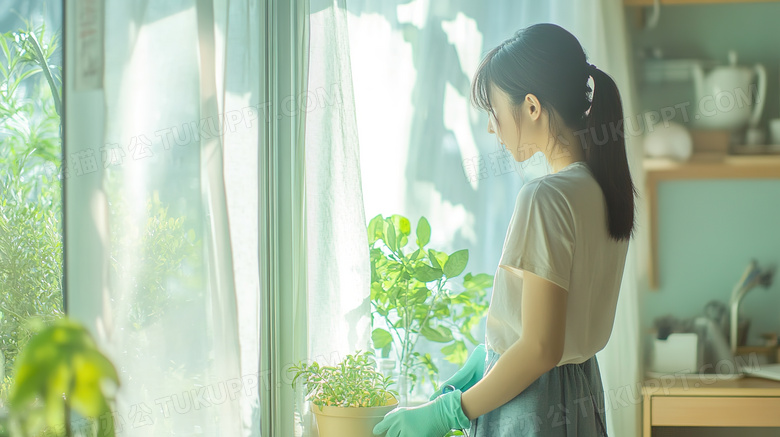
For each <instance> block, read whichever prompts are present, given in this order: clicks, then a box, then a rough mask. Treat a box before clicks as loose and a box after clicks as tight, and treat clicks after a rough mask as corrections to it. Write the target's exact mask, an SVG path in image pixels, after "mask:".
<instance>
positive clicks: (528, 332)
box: [374, 23, 636, 437]
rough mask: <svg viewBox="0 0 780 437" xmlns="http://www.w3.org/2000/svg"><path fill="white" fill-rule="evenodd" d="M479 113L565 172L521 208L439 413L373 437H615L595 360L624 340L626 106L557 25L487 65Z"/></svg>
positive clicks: (390, 426) (535, 30)
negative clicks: (453, 434)
mask: <svg viewBox="0 0 780 437" xmlns="http://www.w3.org/2000/svg"><path fill="white" fill-rule="evenodd" d="M589 78H592V79H593V84H594V88H595V89H593V90H591V88H590V87H589V86H588V79H589ZM472 99H473V101H474V102H475V104H476V105H478V106H479V107H480V108H482V109H484V110H486V111H487V112H488V114H489V115H490V117H489V118H490V121H489V123H488V131H489V132H490V133H493V134H495V135H496V136H497V138H498V140H499V141H500V142H501V143H502V144H503V145H504V146H505V147H506V148H507V149H508V150H509V152H510V153H512V155H513V156H514V158H515V160H516V161H521V162H522V161H525V160H527V159H529V158H530V157H531V156H532V155H533V154H534V153H536V152H542V153H543V154H544V155H545V157H546V158H547V161H548V163H549V164H550V166H551V168H552V172H551V173H550V174H547V175H544V176H542V177H538V178H536V179H533V180H531V181H529V182H528V183H526V184H525V185H524V186H523V187H522V189H521V190H520V193H519V194H518V196H517V199H516V203H515V210H514V213H513V215H512V219H511V221H510V225H509V229H508V230H507V233H506V239H505V240H504V247H503V251H502V254H501V259H500V261H499V268H498V269H497V271H496V275H495V279H494V284H493V294H492V297H491V301H490V307H489V310H488V315H487V324H486V335H485V340H486V341H485V345H484V346H483V345H480V346H478V347H477V348H476V349H475V350H474V352H472V354H471V356H470V357H469V359H468V360H467V362H466V364H465V365H464V366H463V368H462V369H460V370H459V371H458V372H457V373H456V374H455V375H453V376H452V377H451V378H450V379H449V380H447V381H446V382H445V384H444V385H443V388H442V389H440V390H439V391H437V392H436V393H434V395H433V396H432V397H431V401H430V402H427V403H425V404H423V405H420V406H418V407H414V408H396V409H395V410H393V411H391V412H390V413H388V414H387V415H386V416H385V418H384V419H383V420H382V421H381V422H380V423H379V424H378V425H377V426H376V427H375V428H374V434H375V435H382V434H383V433H386V434H385V435H387V436H388V437H412V436H414V437H441V436H443V435H444V434H446V433H447V432H448V431H449V430H450V429H463V430H468V435H469V436H470V437H509V436H512V437H517V436H537V437H542V436H544V437H551V436H561V437H563V436H566V437H575V436H577V437H591V436H606V435H607V430H606V423H605V408H604V392H603V387H602V382H601V375H600V373H599V366H598V363H597V361H596V356H595V354H596V352H598V351H600V350H601V349H603V348H604V346H605V345H606V344H607V340H609V336H610V334H611V332H612V325H613V322H614V317H615V308H616V304H617V298H618V291H619V289H620V283H621V278H622V276H623V268H624V265H625V260H626V254H627V250H628V242H629V240H630V238H631V237H632V234H633V231H634V196H635V195H636V190H635V188H634V185H633V183H632V180H631V174H630V172H629V168H628V162H627V159H626V150H625V142H624V138H623V135H622V130H621V126H622V123H621V121H622V118H623V110H622V105H621V102H620V94H619V93H618V89H617V87H616V85H615V82H614V81H613V80H612V79H611V78H610V77H609V76H608V75H607V74H606V73H604V72H603V71H601V70H599V69H598V68H597V67H596V66H594V65H591V64H589V63H588V62H587V60H586V56H585V53H584V52H583V49H582V46H580V43H579V42H578V41H577V39H576V38H575V37H574V36H573V35H572V34H571V33H569V32H568V31H566V30H565V29H563V28H561V27H559V26H556V25H553V24H546V23H545V24H537V25H533V26H530V27H528V28H525V29H521V30H520V31H518V32H517V33H516V34H515V35H514V37H512V38H510V39H508V40H506V41H504V42H503V43H501V45H499V46H498V47H496V48H494V49H493V50H491V51H490V52H489V53H488V54H487V55H486V56H485V58H484V59H483V61H482V62H481V64H480V66H479V69H478V71H477V73H476V75H475V79H474V82H473V86H472ZM448 389H449V391H448Z"/></svg>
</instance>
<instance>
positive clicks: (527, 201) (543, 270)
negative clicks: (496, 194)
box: [499, 179, 575, 291]
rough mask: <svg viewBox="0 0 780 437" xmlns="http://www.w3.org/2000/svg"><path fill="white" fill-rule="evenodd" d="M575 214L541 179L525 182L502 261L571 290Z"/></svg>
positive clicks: (556, 192) (559, 194)
mask: <svg viewBox="0 0 780 437" xmlns="http://www.w3.org/2000/svg"><path fill="white" fill-rule="evenodd" d="M574 229H575V228H574V217H573V215H572V211H571V207H570V206H569V203H568V202H567V200H566V198H565V197H564V196H563V195H562V194H561V192H560V191H558V190H557V189H556V188H555V187H553V186H551V185H549V184H548V183H547V182H545V181H544V179H540V180H539V181H537V182H534V183H532V184H529V185H525V186H524V187H523V188H522V189H521V190H520V193H519V194H518V196H517V203H516V205H515V211H514V214H513V215H512V219H511V221H510V223H509V229H508V230H507V235H506V241H505V242H504V250H503V253H502V254H501V261H500V262H499V265H504V266H509V267H514V268H516V269H521V270H525V271H528V272H531V273H533V274H535V275H537V276H539V277H542V278H544V279H547V280H548V281H550V282H553V283H555V284H557V285H559V286H560V287H562V288H564V289H565V290H567V291H568V290H569V285H570V280H571V270H572V262H573V258H574V243H575V239H574Z"/></svg>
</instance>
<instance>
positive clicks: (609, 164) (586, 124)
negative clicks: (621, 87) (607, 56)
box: [471, 23, 637, 241]
mask: <svg viewBox="0 0 780 437" xmlns="http://www.w3.org/2000/svg"><path fill="white" fill-rule="evenodd" d="M589 77H592V78H593V85H594V87H595V90H592V89H591V87H590V86H589V85H588V78H589ZM491 85H495V86H496V87H498V88H499V89H501V90H502V91H503V92H504V93H506V94H507V95H508V96H509V98H510V101H511V103H512V106H513V107H514V114H515V119H516V120H517V118H518V117H517V114H518V112H517V111H518V109H519V106H520V105H521V104H522V102H523V100H524V99H525V96H526V94H529V93H531V94H534V95H535V96H536V97H537V98H538V99H539V103H540V105H541V106H542V108H544V109H546V110H547V112H548V113H549V114H550V117H549V119H550V123H554V124H555V125H556V129H555V130H552V127H551V132H555V131H557V126H558V120H559V119H561V120H562V121H563V123H564V124H565V125H566V126H567V127H568V128H569V129H572V130H573V131H574V132H575V133H576V134H577V136H578V137H579V139H580V142H581V146H582V148H583V150H584V154H585V157H586V159H585V160H586V163H587V165H588V167H589V168H590V169H591V171H592V173H593V175H594V176H595V178H596V180H597V181H598V183H599V185H600V186H601V191H602V192H603V193H604V198H605V200H606V205H607V219H608V223H607V226H608V229H609V234H610V236H611V237H612V238H613V239H615V240H618V241H619V240H623V239H630V238H631V237H632V236H633V232H634V227H635V222H634V220H635V213H634V196H635V195H636V194H637V192H636V188H635V187H634V184H633V182H632V180H631V172H630V170H629V167H628V159H627V156H626V146H625V138H624V135H623V133H622V122H623V105H622V103H621V101H620V93H619V92H618V88H617V85H616V84H615V81H614V80H613V79H612V78H611V77H610V76H609V75H608V74H607V73H605V72H603V71H601V70H600V69H598V68H596V67H594V66H592V65H590V64H589V63H588V62H587V58H586V55H585V52H584V51H583V49H582V46H581V45H580V43H579V41H578V40H577V38H576V37H575V36H574V35H572V34H571V33H570V32H569V31H567V30H566V29H564V28H562V27H560V26H558V25H555V24H550V23H540V24H535V25H532V26H529V27H526V28H523V29H520V30H518V31H517V32H516V33H515V34H514V36H512V37H511V38H509V39H507V40H506V41H504V42H502V43H501V44H499V45H498V46H497V47H495V48H493V49H492V50H490V51H489V52H488V53H487V54H486V55H485V57H484V58H483V59H482V62H480V64H479V67H478V69H477V72H476V73H475V75H474V80H473V82H472V88H471V100H472V103H473V104H474V105H475V106H477V107H479V108H481V109H483V110H486V111H488V112H489V113H491V114H492V113H493V107H492V105H491V102H490V93H489V88H490V86H491ZM586 133H587V134H588V135H585V134H586ZM580 134H582V135H580ZM601 136H603V138H601ZM573 146H576V144H575V145H573Z"/></svg>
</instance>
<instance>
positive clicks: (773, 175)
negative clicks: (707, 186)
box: [643, 154, 780, 290]
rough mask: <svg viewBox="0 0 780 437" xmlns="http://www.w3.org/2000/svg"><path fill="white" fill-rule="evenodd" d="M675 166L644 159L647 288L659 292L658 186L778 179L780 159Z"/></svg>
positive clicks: (758, 157) (728, 159)
mask: <svg viewBox="0 0 780 437" xmlns="http://www.w3.org/2000/svg"><path fill="white" fill-rule="evenodd" d="M697 159H698V158H697V157H696V156H694V157H693V160H692V161H688V162H678V161H674V160H672V159H663V158H645V159H644V161H643V167H644V170H645V188H646V193H647V194H646V198H647V201H648V208H649V211H650V257H649V266H648V267H649V269H648V273H649V282H650V288H651V289H653V290H655V289H658V282H659V281H658V183H659V182H661V181H670V180H691V179H780V155H776V154H775V155H769V154H767V155H726V156H725V157H723V158H722V160H721V161H708V160H702V161H697Z"/></svg>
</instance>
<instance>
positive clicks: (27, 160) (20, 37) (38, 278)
mask: <svg viewBox="0 0 780 437" xmlns="http://www.w3.org/2000/svg"><path fill="white" fill-rule="evenodd" d="M45 34H46V32H45V26H40V27H38V28H37V29H32V27H31V26H30V25H29V23H28V24H27V28H26V29H21V30H18V31H15V32H7V33H3V34H0V360H1V361H2V366H0V373H2V375H4V376H6V377H9V376H11V374H12V373H13V369H14V360H15V358H16V356H17V355H18V353H19V350H21V349H22V348H24V346H25V344H26V343H27V342H28V341H29V340H30V338H31V337H32V335H33V331H32V330H31V328H30V326H29V323H28V322H29V321H30V320H31V319H33V318H35V317H38V318H42V319H43V322H44V323H48V322H52V321H53V320H55V319H57V318H58V317H60V316H62V238H61V235H62V232H61V226H60V220H59V217H60V216H61V210H62V209H61V198H60V184H59V181H58V180H57V178H56V176H53V175H52V174H53V173H54V171H55V170H56V168H57V167H58V165H59V162H60V158H59V154H60V149H61V142H60V136H59V125H60V118H59V115H58V107H59V103H58V102H59V98H60V96H59V90H58V84H59V83H60V69H59V67H56V66H52V62H51V58H52V57H53V56H54V53H55V51H56V49H57V43H58V38H57V35H56V34H54V35H53V36H51V37H49V38H48V42H45V43H43V44H41V43H40V41H45V36H46V35H45ZM5 393H6V392H5V391H0V398H2V399H0V403H2V400H3V399H4V395H5Z"/></svg>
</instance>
